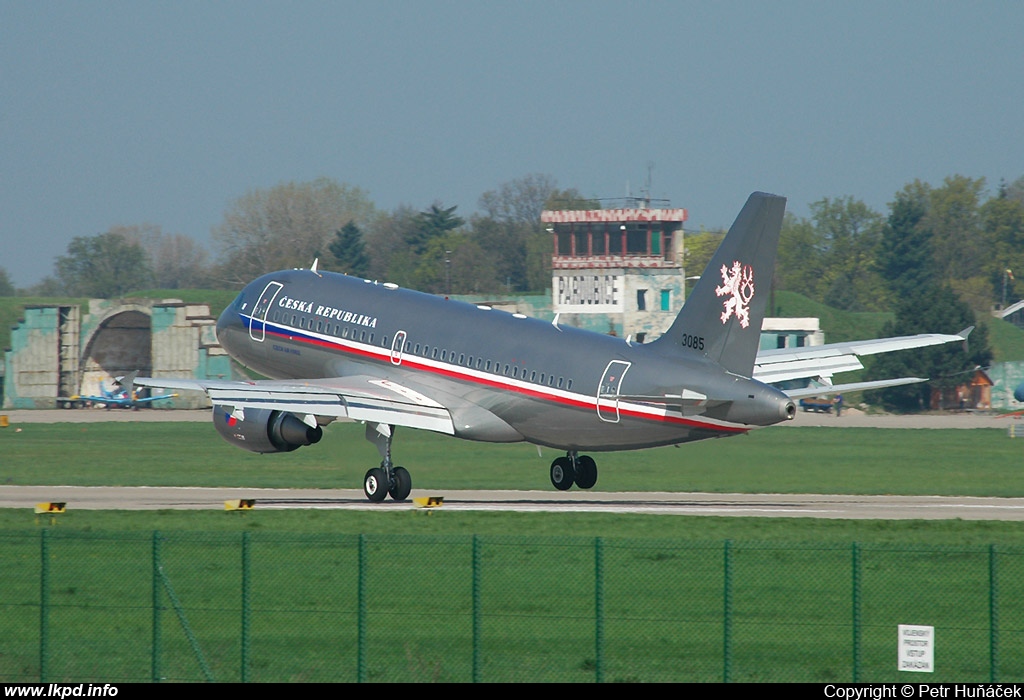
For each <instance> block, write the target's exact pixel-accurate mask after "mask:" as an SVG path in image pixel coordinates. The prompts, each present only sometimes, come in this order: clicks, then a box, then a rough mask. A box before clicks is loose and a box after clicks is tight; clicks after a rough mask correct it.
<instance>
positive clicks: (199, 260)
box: [110, 223, 210, 289]
mask: <svg viewBox="0 0 1024 700" xmlns="http://www.w3.org/2000/svg"><path fill="white" fill-rule="evenodd" d="M110 232H111V233H118V234H120V235H122V236H124V237H125V239H126V240H128V241H130V242H135V243H138V244H139V245H140V246H142V248H143V250H145V251H146V255H147V257H148V259H149V265H150V268H151V269H152V270H153V284H154V285H155V286H156V287H157V288H158V289H194V288H198V287H204V286H207V285H208V284H209V279H210V271H209V269H208V266H207V253H206V249H205V248H203V247H202V246H201V245H199V244H198V243H196V241H195V240H194V239H192V238H190V237H189V236H186V235H184V234H180V233H174V234H169V233H164V231H163V229H161V228H160V226H157V225H155V224H148V223H147V224H136V225H132V226H114V227H113V228H111V229H110Z"/></svg>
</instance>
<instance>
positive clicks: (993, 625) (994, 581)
mask: <svg viewBox="0 0 1024 700" xmlns="http://www.w3.org/2000/svg"><path fill="white" fill-rule="evenodd" d="M988 619H989V640H988V644H989V647H988V648H989V680H990V681H991V682H992V683H998V682H999V570H998V569H997V567H996V546H995V545H994V544H990V545H989V546H988Z"/></svg>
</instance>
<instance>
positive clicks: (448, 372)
mask: <svg viewBox="0 0 1024 700" xmlns="http://www.w3.org/2000/svg"><path fill="white" fill-rule="evenodd" d="M269 325H270V324H269V323H268V324H266V326H267V327H266V334H267V335H269V336H275V337H277V338H280V339H281V340H290V341H292V342H298V343H304V344H308V345H313V346H316V347H320V348H324V349H327V350H332V351H339V352H341V353H343V354H347V355H356V356H359V357H365V358H370V359H374V360H377V361H379V362H381V363H382V364H383V363H389V364H392V365H393V366H395V367H406V368H408V369H414V370H418V371H421V372H427V373H429V374H433V375H436V376H440V377H445V378H446V379H457V380H459V381H462V382H466V383H469V384H474V385H477V386H483V387H487V388H490V389H500V390H502V391H511V392H514V393H516V394H520V395H522V396H527V397H530V398H533V399H540V400H542V401H548V402H551V403H557V404H560V405H562V406H568V407H572V408H578V409H582V410H586V411H596V410H597V402H596V400H589V399H588V400H586V401H584V400H582V399H572V398H568V397H565V396H560V395H558V394H554V393H549V392H544V391H538V390H536V389H529V388H526V387H522V386H518V385H517V384H513V383H511V382H506V381H498V380H494V379H485V378H482V377H478V376H476V375H473V374H467V373H465V372H460V371H456V370H454V369H448V368H447V367H435V366H432V365H429V364H425V363H422V362H418V361H417V360H407V359H406V355H405V354H403V355H402V361H401V363H400V364H398V365H395V364H394V363H392V362H391V350H390V349H388V348H381V350H380V351H377V350H376V348H374V349H373V350H365V349H363V348H360V347H356V346H350V345H346V344H343V343H340V342H334V341H328V340H322V339H320V338H315V337H313V336H310V335H307V334H305V333H297V332H284V331H277V330H273V329H271V328H269ZM409 357H413V358H415V357H416V355H410V356H409ZM417 359H418V358H417ZM629 405H630V404H626V406H627V407H623V405H622V404H620V405H619V408H618V414H619V416H625V417H627V418H635V419H638V420H647V421H656V422H659V423H670V424H672V425H683V426H686V427H689V428H701V429H703V430H713V431H717V432H721V433H728V434H730V435H733V434H738V433H746V432H749V431H750V428H747V427H741V426H733V425H718V424H716V423H707V422H703V421H699V420H695V419H693V418H684V417H682V416H672V415H668V414H658V415H652V414H650V413H646V412H643V411H639V410H636V409H634V408H628V406H629ZM655 410H657V409H655Z"/></svg>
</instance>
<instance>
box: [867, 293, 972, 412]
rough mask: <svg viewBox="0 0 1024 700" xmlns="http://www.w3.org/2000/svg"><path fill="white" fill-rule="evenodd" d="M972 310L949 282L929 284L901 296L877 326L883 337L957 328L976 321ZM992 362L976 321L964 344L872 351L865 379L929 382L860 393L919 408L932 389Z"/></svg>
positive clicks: (874, 400)
mask: <svg viewBox="0 0 1024 700" xmlns="http://www.w3.org/2000/svg"><path fill="white" fill-rule="evenodd" d="M975 324H976V321H975V318H974V313H973V312H972V311H971V309H970V307H968V305H967V304H966V303H964V302H963V301H962V300H961V299H960V298H959V297H958V296H957V295H956V293H955V292H954V291H953V289H952V288H951V287H949V285H945V284H930V285H926V286H924V287H921V288H918V289H917V290H916V291H915V292H914V293H913V294H910V295H908V296H905V297H903V298H902V299H900V301H899V303H898V306H897V309H896V318H895V320H894V321H890V322H888V323H886V324H885V326H884V327H883V328H882V332H881V335H882V337H889V336H897V335H913V334H915V333H951V334H952V333H959V332H960V331H962V330H964V329H965V328H967V327H968V326H972V325H975ZM991 361H992V349H991V347H990V345H989V340H988V329H987V328H986V327H985V326H984V325H979V326H978V327H977V328H975V329H974V331H973V332H972V333H971V335H970V338H969V341H968V343H967V349H966V350H965V349H964V347H963V346H960V345H958V344H955V343H947V344H945V345H938V346H933V347H928V348H916V349H914V350H904V351H900V352H893V353H887V354H884V355H879V356H877V357H876V358H875V359H874V361H873V362H871V363H870V364H869V365H868V367H867V371H866V376H865V379H866V380H869V381H870V380H873V379H884V378H891V377H927V378H929V379H930V381H928V382H923V383H920V384H908V385H904V386H896V387H889V388H886V389H879V390H876V391H871V392H867V393H866V395H865V398H866V399H867V400H868V401H869V402H871V403H879V404H882V405H884V406H886V407H888V408H891V409H896V410H901V411H918V410H922V409H927V408H928V407H929V405H930V392H931V389H932V388H937V389H944V388H949V387H953V386H957V385H958V384H961V383H963V382H964V381H965V380H966V378H967V376H966V375H967V374H968V373H969V372H971V371H973V370H974V369H975V368H977V367H985V366H988V364H989V363H990V362H991Z"/></svg>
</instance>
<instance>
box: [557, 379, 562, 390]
mask: <svg viewBox="0 0 1024 700" xmlns="http://www.w3.org/2000/svg"><path fill="white" fill-rule="evenodd" d="M562 379H563V377H559V378H558V388H559V389H561V388H562Z"/></svg>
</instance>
